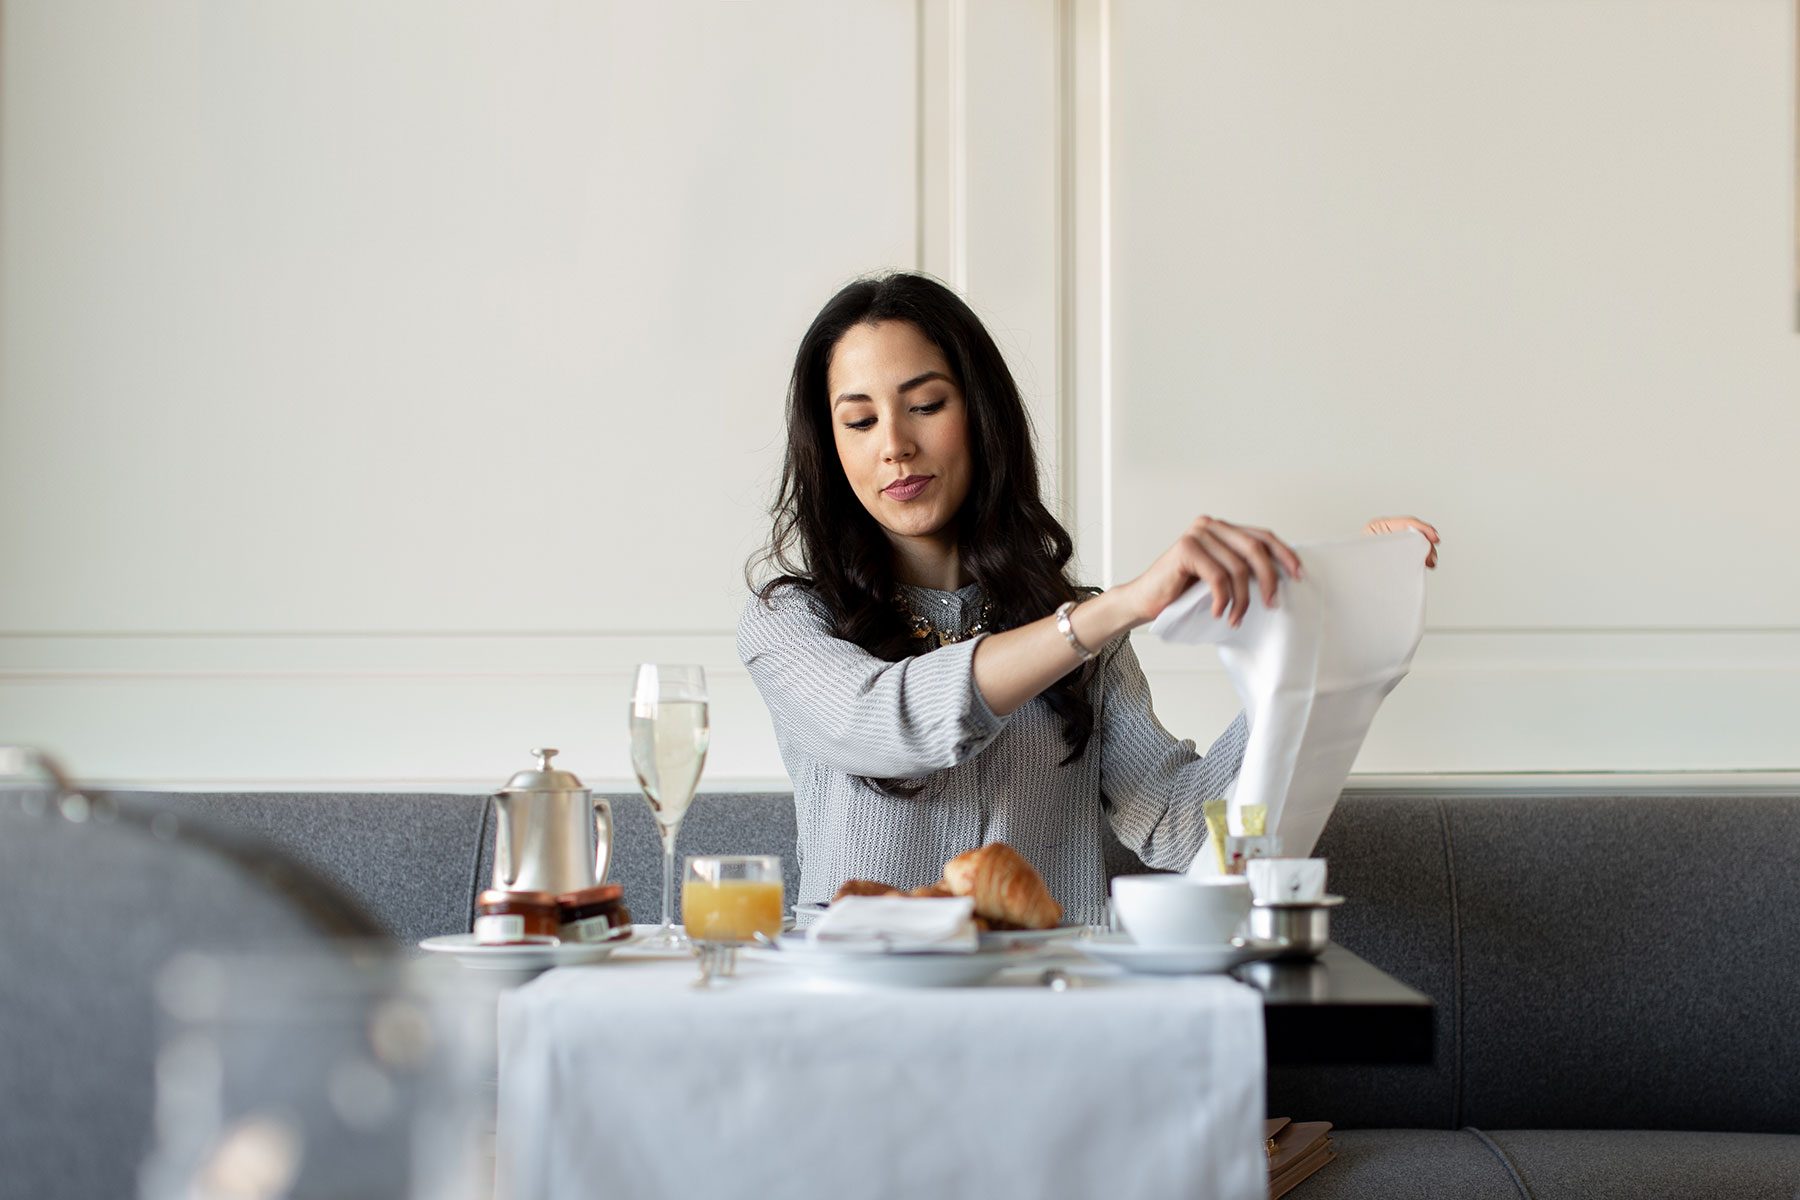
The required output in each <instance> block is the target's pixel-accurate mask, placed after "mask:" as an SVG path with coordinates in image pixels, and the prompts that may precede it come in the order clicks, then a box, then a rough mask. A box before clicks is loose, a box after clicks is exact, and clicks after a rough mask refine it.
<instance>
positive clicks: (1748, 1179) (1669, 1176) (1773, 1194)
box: [1488, 1129, 1800, 1200]
mask: <svg viewBox="0 0 1800 1200" xmlns="http://www.w3.org/2000/svg"><path fill="white" fill-rule="evenodd" d="M1488 1137H1490V1138H1491V1139H1492V1141H1493V1143H1494V1145H1495V1146H1496V1147H1497V1148H1498V1149H1499V1151H1500V1152H1501V1153H1503V1154H1504V1155H1505V1156H1506V1157H1507V1158H1508V1159H1509V1160H1510V1161H1511V1163H1512V1165H1513V1168H1514V1170H1516V1171H1517V1172H1518V1176H1519V1181H1520V1183H1522V1184H1523V1185H1524V1189H1525V1190H1524V1194H1525V1195H1526V1196H1530V1197H1532V1198H1533V1200H1663V1198H1664V1197H1666V1198H1668V1200H1687V1198H1688V1197H1697V1196H1721V1197H1723V1196H1729V1197H1730V1198H1731V1200H1793V1198H1794V1197H1795V1196H1797V1195H1800V1137H1797V1136H1794V1135H1791V1134H1779V1133H1681V1132H1669V1131H1664V1130H1637V1129H1604V1130H1590V1129H1555V1130H1544V1129H1525V1130H1495V1131H1492V1132H1490V1133H1489V1134H1488Z"/></svg>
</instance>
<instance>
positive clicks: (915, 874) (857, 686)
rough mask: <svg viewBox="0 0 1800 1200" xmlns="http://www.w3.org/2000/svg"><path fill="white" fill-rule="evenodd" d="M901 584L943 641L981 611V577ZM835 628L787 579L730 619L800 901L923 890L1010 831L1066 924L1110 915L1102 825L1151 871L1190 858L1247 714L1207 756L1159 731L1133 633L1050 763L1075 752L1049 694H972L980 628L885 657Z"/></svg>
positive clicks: (1234, 762) (1104, 660)
mask: <svg viewBox="0 0 1800 1200" xmlns="http://www.w3.org/2000/svg"><path fill="white" fill-rule="evenodd" d="M906 593H907V598H908V600H909V601H910V602H911V603H912V605H913V606H914V608H915V610H916V611H918V612H919V613H921V614H923V615H926V616H928V617H929V618H930V620H931V622H932V624H933V625H934V626H935V627H936V628H937V629H938V630H939V631H941V632H944V633H947V634H951V635H957V634H961V633H962V632H963V631H964V630H965V629H966V628H967V626H968V625H969V623H970V622H971V621H972V620H973V619H974V618H975V616H976V614H977V612H978V610H979V607H980V593H979V589H978V586H977V585H974V584H971V585H969V586H968V587H965V588H963V589H961V590H960V591H956V592H941V591H935V590H932V589H929V588H917V587H907V588H906ZM830 631H831V620H830V618H829V616H828V615H827V613H826V610H825V606H824V603H823V602H822V601H821V600H819V599H818V598H817V597H816V596H815V595H813V594H812V593H811V592H809V591H807V590H805V589H803V588H800V587H795V586H786V587H783V588H781V589H779V590H778V591H777V592H776V593H775V595H774V596H773V597H771V600H770V604H769V606H764V605H763V603H762V602H761V601H759V600H758V599H757V598H756V597H755V596H752V597H751V598H750V600H749V602H748V603H746V604H745V606H744V612H743V616H742V617H741V618H740V619H739V621H738V657H739V658H741V659H742V660H743V662H744V665H745V666H746V667H747V668H749V671H750V677H751V679H753V680H754V681H755V682H756V686H757V689H758V690H759V691H760V692H761V693H762V697H763V702H764V703H765V704H767V705H768V707H769V715H770V717H771V718H772V719H773V721H774V726H775V737H776V741H777V743H778V744H779V746H780V749H781V756H782V760H783V761H784V762H785V763H786V765H787V771H788V776H789V777H790V778H791V779H792V780H793V784H794V811H795V817H796V819H797V824H798V827H799V846H798V851H799V859H800V862H799V868H800V892H799V895H800V902H801V903H802V904H808V903H823V902H825V901H829V900H830V899H831V897H832V894H833V893H834V892H836V891H837V889H838V887H839V885H841V884H842V883H843V882H844V880H846V879H874V880H879V881H881V882H883V883H889V884H893V885H894V886H896V887H901V888H908V889H910V888H914V887H919V886H922V885H924V884H927V883H930V882H932V881H933V880H935V879H937V878H938V877H939V876H940V875H942V874H943V870H944V863H945V862H946V861H947V860H948V859H950V858H952V857H954V856H955V855H957V854H960V853H962V852H963V851H964V850H970V849H973V848H975V847H977V846H982V845H986V844H987V843H988V842H994V841H1004V842H1007V843H1010V844H1011V845H1012V846H1013V848H1015V849H1016V850H1018V851H1019V852H1020V853H1021V854H1023V855H1024V856H1025V857H1026V858H1027V859H1029V860H1030V861H1031V864H1032V865H1033V866H1034V867H1036V868H1037V870H1038V872H1039V874H1041V875H1042V876H1043V877H1044V882H1045V883H1046V884H1047V885H1048V886H1049V888H1050V892H1051V894H1052V895H1054V896H1055V897H1056V898H1057V900H1059V901H1060V902H1061V903H1062V906H1063V912H1064V916H1063V919H1064V920H1065V921H1067V922H1070V923H1099V922H1103V921H1105V919H1106V892H1107V879H1106V870H1105V866H1104V863H1103V859H1102V853H1101V845H1100V833H1101V830H1100V822H1101V821H1102V820H1107V821H1110V822H1111V823H1112V827H1113V830H1114V832H1115V833H1116V834H1117V835H1118V838H1119V840H1120V841H1121V842H1123V843H1124V844H1125V845H1126V846H1127V847H1128V848H1129V849H1131V850H1132V851H1134V852H1136V854H1137V855H1138V857H1139V858H1141V859H1143V860H1144V862H1146V863H1148V864H1149V865H1151V866H1153V867H1167V868H1174V869H1182V868H1185V867H1186V866H1187V865H1188V864H1189V863H1190V862H1192V861H1193V859H1194V856H1195V855H1196V854H1198V853H1199V850H1200V846H1201V844H1202V843H1203V842H1204V841H1205V839H1206V822H1205V820H1204V818H1203V817H1202V815H1201V807H1200V805H1201V801H1203V800H1207V799H1211V798H1215V797H1219V796H1223V795H1224V794H1225V790H1226V788H1227V787H1228V786H1229V785H1230V784H1231V782H1232V780H1233V779H1234V778H1235V777H1236V775H1237V771H1238V767H1239V765H1240V764H1241V763H1242V761H1243V757H1244V742H1245V738H1246V737H1247V727H1246V725H1245V721H1244V716H1243V714H1242V713H1240V714H1239V715H1238V717H1237V719H1236V720H1235V721H1233V722H1232V723H1231V726H1230V727H1229V728H1227V729H1226V730H1225V732H1224V733H1223V734H1222V735H1220V737H1219V739H1218V740H1217V741H1216V742H1214V743H1213V745H1212V748H1211V749H1210V750H1208V751H1207V753H1206V755H1205V757H1201V756H1200V755H1199V754H1197V753H1196V752H1195V749H1194V743H1193V742H1191V741H1178V740H1176V739H1175V738H1174V737H1172V736H1171V735H1170V734H1169V733H1168V731H1167V730H1165V729H1164V728H1163V727H1162V725H1161V723H1160V722H1158V721H1157V719H1156V714H1155V713H1154V712H1153V711H1152V710H1151V707H1150V686H1149V684H1148V683H1147V682H1146V681H1145V679H1144V672H1143V669H1142V668H1141V667H1139V665H1138V660H1137V655H1136V653H1135V652H1133V650H1132V648H1131V639H1130V638H1128V637H1119V638H1115V639H1114V640H1113V641H1112V642H1111V643H1109V644H1108V645H1107V646H1106V647H1105V648H1104V649H1102V650H1101V652H1100V655H1099V659H1098V664H1097V665H1098V678H1097V681H1096V684H1095V685H1094V686H1091V687H1090V689H1089V698H1090V699H1091V700H1092V701H1093V704H1094V728H1093V735H1092V737H1091V738H1090V739H1089V741H1088V744H1087V749H1086V750H1085V751H1084V752H1083V753H1082V755H1081V757H1080V758H1078V759H1076V760H1075V761H1074V762H1072V763H1070V764H1069V765H1068V766H1058V765H1057V764H1058V763H1060V762H1061V761H1062V759H1063V758H1064V757H1065V756H1066V755H1067V754H1068V751H1069V747H1068V743H1067V742H1065V741H1064V740H1063V732H1062V719H1061V718H1060V717H1058V716H1057V715H1056V714H1055V713H1054V712H1052V711H1051V710H1050V706H1049V705H1048V704H1047V703H1046V702H1045V701H1044V700H1043V699H1042V698H1041V697H1039V698H1035V699H1033V700H1031V701H1029V702H1028V703H1026V704H1025V705H1024V706H1023V707H1021V708H1019V709H1018V710H1017V711H1016V712H1014V713H1012V714H1011V715H1010V716H1006V717H997V716H995V715H994V713H993V710H991V709H990V708H989V707H988V706H987V702H986V701H985V700H983V699H982V696H981V693H980V691H979V690H978V689H977V688H976V686H975V679H974V673H973V663H974V657H975V647H976V645H977V644H978V643H979V642H980V641H981V638H982V637H983V636H985V635H977V636H975V637H973V638H970V639H969V640H967V641H962V642H955V643H952V644H950V645H946V646H943V647H942V648H940V649H937V650H931V651H928V652H926V653H924V654H920V655H918V656H916V657H913V658H904V659H901V660H900V661H899V662H887V661H885V660H883V659H880V658H877V657H876V656H874V655H873V654H870V653H869V652H868V651H866V650H864V649H863V648H862V647H860V646H858V645H856V644H855V643H854V642H849V641H845V640H843V639H841V638H837V637H833V636H832V634H831V632H830ZM876 781H880V784H886V785H889V786H880V785H879V784H878V783H877V782H876ZM894 784H898V785H899V786H898V787H895V786H892V785H894Z"/></svg>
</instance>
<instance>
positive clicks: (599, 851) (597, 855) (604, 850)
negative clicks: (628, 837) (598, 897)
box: [594, 796, 613, 883]
mask: <svg viewBox="0 0 1800 1200" xmlns="http://www.w3.org/2000/svg"><path fill="white" fill-rule="evenodd" d="M612 833H613V829H612V804H611V803H610V802H609V801H608V800H607V799H606V797H605V796H595V797H594V882H595V883H605V882H606V870H607V868H608V867H610V866H612Z"/></svg>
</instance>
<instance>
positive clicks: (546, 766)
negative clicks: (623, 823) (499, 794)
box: [500, 746, 587, 792]
mask: <svg viewBox="0 0 1800 1200" xmlns="http://www.w3.org/2000/svg"><path fill="white" fill-rule="evenodd" d="M532 753H533V754H535V755H537V759H538V765H537V770H535V771H520V772H519V773H518V774H516V775H514V776H513V777H512V778H511V779H509V780H507V781H506V786H505V787H504V788H501V789H500V790H501V791H503V792H581V791H586V790H587V789H586V788H584V787H582V786H581V780H579V779H577V778H576V777H575V774H574V772H572V771H558V770H557V769H556V768H554V767H552V766H551V765H550V760H551V759H553V758H555V757H556V756H557V755H558V754H561V753H562V751H560V750H557V749H555V748H554V747H549V746H546V747H545V748H544V749H542V750H533V751H532Z"/></svg>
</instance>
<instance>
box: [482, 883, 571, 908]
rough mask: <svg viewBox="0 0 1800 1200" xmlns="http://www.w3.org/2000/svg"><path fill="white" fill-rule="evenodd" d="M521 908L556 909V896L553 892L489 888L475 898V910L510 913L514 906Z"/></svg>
mask: <svg viewBox="0 0 1800 1200" xmlns="http://www.w3.org/2000/svg"><path fill="white" fill-rule="evenodd" d="M515 905H516V906H518V907H520V908H555V907H556V895H555V893H553V892H515V891H512V890H510V889H508V888H488V889H487V890H486V891H484V892H482V893H481V894H480V895H479V896H477V897H475V908H476V909H477V910H478V911H479V910H482V909H487V908H492V909H494V910H495V911H497V912H505V911H510V910H511V909H512V908H513V907H514V906H515Z"/></svg>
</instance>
